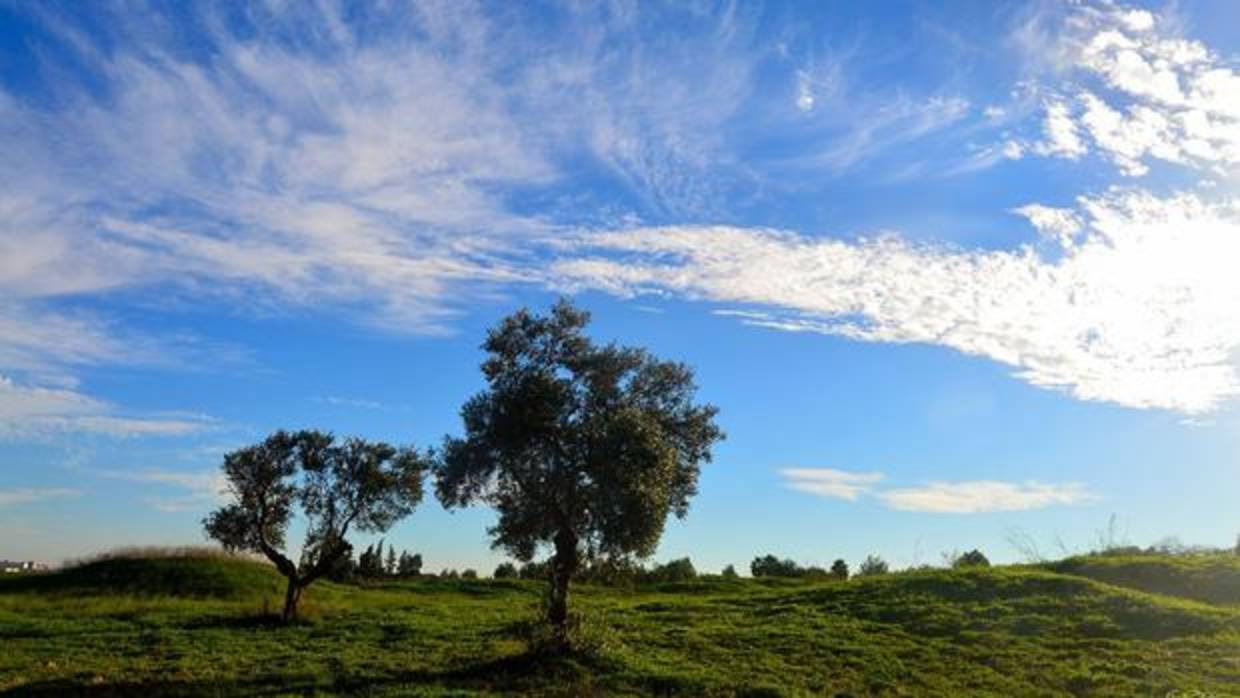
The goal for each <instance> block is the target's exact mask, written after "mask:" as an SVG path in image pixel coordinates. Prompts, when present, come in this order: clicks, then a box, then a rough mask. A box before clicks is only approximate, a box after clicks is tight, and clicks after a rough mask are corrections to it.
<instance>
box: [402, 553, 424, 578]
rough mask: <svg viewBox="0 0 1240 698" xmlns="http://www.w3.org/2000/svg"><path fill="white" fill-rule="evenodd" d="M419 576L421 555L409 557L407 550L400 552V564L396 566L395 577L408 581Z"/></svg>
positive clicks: (420, 572) (416, 554)
mask: <svg viewBox="0 0 1240 698" xmlns="http://www.w3.org/2000/svg"><path fill="white" fill-rule="evenodd" d="M419 574H422V554H421V553H414V554H413V555H410V554H409V551H408V550H405V551H402V552H401V554H400V562H399V563H398V564H397V565H396V575H397V576H398V577H400V578H402V579H408V578H409V577H416V576H418V575H419Z"/></svg>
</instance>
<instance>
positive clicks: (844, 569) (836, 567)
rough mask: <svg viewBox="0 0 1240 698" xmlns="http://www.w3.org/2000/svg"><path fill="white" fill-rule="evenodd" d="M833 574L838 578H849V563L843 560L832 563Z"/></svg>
mask: <svg viewBox="0 0 1240 698" xmlns="http://www.w3.org/2000/svg"><path fill="white" fill-rule="evenodd" d="M831 576H832V577H835V578H836V579H848V563H847V562H844V561H843V560H836V561H835V562H833V563H831Z"/></svg>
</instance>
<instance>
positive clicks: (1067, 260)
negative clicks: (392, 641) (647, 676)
mask: <svg viewBox="0 0 1240 698" xmlns="http://www.w3.org/2000/svg"><path fill="white" fill-rule="evenodd" d="M1238 41H1240V9H1238V8H1237V6H1236V5H1235V4H1234V3H1230V2H1224V1H1222V0H1219V1H1218V2H1205V1H1196V2H1190V1H1184V2H1178V3H1174V4H1163V3H1144V4H1135V5H1124V4H1116V3H1108V2H1063V3H1060V2H1030V3H1005V4H999V3H979V2H960V3H942V2H902V3H878V4H875V3H855V4H845V3H770V4H760V3H737V4H713V3H683V4H671V5H661V4H658V3H622V2H617V3H598V4H588V5H585V6H582V5H578V4H555V3H519V4H512V3H493V4H485V3H484V4H480V5H475V4H471V3H465V2H447V3H416V2H415V3H408V4H406V3H397V2H392V3H378V4H376V5H375V7H366V8H364V9H363V8H362V6H359V5H356V4H352V3H345V4H342V5H337V4H334V3H331V2H322V3H318V4H314V3H290V4H285V3H278V2H271V3H235V4H231V3H210V4H208V3H202V4H199V5H197V6H194V5H190V4H183V3H168V4H158V3H156V4H150V5H144V4H133V3H127V4H124V5H110V4H107V3H100V4H92V5H83V4H80V3H63V4H59V3H18V2H3V3H0V152H2V153H3V154H4V157H3V158H0V183H2V184H3V186H0V531H2V532H3V533H2V534H0V557H15V558H28V557H34V558H39V559H49V560H57V559H61V558H65V557H72V556H78V555H83V554H87V553H90V552H92V551H97V550H100V549H104V548H109V547H114V546H118V545H148V544H152V545H153V544H184V543H201V542H203V537H202V533H201V528H200V523H199V522H200V520H201V518H202V516H203V515H204V514H205V513H206V512H208V511H209V510H211V508H213V507H214V506H217V505H218V503H219V501H220V497H219V494H218V491H219V487H220V481H219V477H218V475H217V473H218V464H219V462H220V459H221V457H222V454H223V453H225V452H227V451H228V450H231V449H233V448H236V447H239V446H243V445H246V444H248V443H251V442H253V441H256V440H259V439H261V438H262V437H263V436H265V435H266V434H267V433H269V432H270V431H272V430H275V429H277V428H282V427H283V428H296V427H317V428H323V429H328V430H332V431H335V432H337V433H341V434H360V435H363V436H367V437H372V438H378V439H385V440H389V441H393V442H398V443H414V444H417V445H420V446H430V445H434V444H436V443H438V442H439V440H440V439H441V438H442V436H443V435H444V434H445V433H456V432H457V431H458V429H459V423H458V417H457V410H458V408H459V406H460V404H461V403H462V402H463V401H464V400H465V399H466V398H467V397H468V396H469V395H470V394H471V393H472V392H474V391H476V390H478V389H479V388H480V387H481V379H480V376H479V373H478V370H477V366H478V363H479V362H480V360H481V358H482V357H481V354H480V352H479V349H478V345H479V343H480V342H481V339H482V336H483V333H484V332H485V330H486V328H487V327H488V326H490V325H491V324H492V323H494V322H495V321H496V320H497V319H498V318H500V317H502V316H503V315H505V314H507V313H508V312H511V311H512V310H514V309H516V308H518V307H521V306H523V305H526V306H530V307H533V308H545V307H546V306H547V305H548V304H549V303H551V302H553V301H554V299H555V298H556V297H558V296H559V295H562V294H563V295H569V296H571V297H572V298H574V299H575V300H576V301H577V302H578V303H580V304H581V305H582V306H584V307H586V308H587V309H589V310H591V311H592V312H593V313H594V318H595V321H594V324H593V325H592V332H593V333H594V334H595V336H597V337H599V338H600V339H617V340H620V341H622V342H626V343H633V344H640V345H644V346H648V347H650V348H651V349H652V350H653V351H654V352H655V353H657V354H658V355H660V356H664V357H667V358H675V359H679V360H683V361H686V362H688V363H690V364H691V365H693V366H694V367H695V368H696V369H697V372H698V378H699V383H700V386H701V396H702V398H703V399H706V400H709V401H711V402H713V403H715V404H716V405H718V406H719V407H720V409H721V415H720V421H721V423H722V425H723V426H724V427H725V429H726V430H727V432H728V435H729V438H728V440H727V441H726V442H725V443H724V444H722V445H721V446H720V447H719V448H718V450H717V453H716V459H715V462H714V463H713V464H711V465H710V466H709V467H707V468H706V469H705V471H704V474H703V480H702V483H701V494H700V495H699V496H698V497H697V499H696V500H695V501H694V503H693V508H692V511H691V512H690V516H689V517H688V519H687V520H685V521H683V522H676V523H673V524H672V525H670V526H669V528H668V531H667V535H666V536H665V538H664V541H663V544H662V546H661V547H660V549H659V553H658V555H657V557H658V558H670V557H679V556H682V555H691V556H692V557H693V559H694V561H695V562H696V563H697V564H698V566H699V567H701V568H705V569H713V568H719V567H722V566H723V565H725V564H728V563H735V564H737V565H738V567H741V566H744V565H746V564H747V562H748V561H749V560H750V559H751V558H752V557H753V556H755V555H758V554H764V553H767V552H773V553H776V554H779V555H781V556H788V557H793V558H796V559H798V560H800V561H803V562H807V563H815V564H824V563H829V562H830V561H831V560H833V559H835V558H836V557H844V558H845V559H848V560H850V561H859V560H860V559H861V558H862V557H864V556H865V555H866V554H869V553H878V554H880V555H883V556H884V557H886V558H887V559H889V560H890V561H892V562H893V563H894V564H896V565H907V564H917V563H935V562H938V561H939V560H940V555H941V554H942V553H943V552H944V551H949V550H954V549H968V548H974V547H978V548H981V549H983V550H984V551H986V552H987V554H988V555H990V556H991V557H992V558H994V559H1000V560H1011V559H1016V558H1017V557H1018V552H1017V550H1016V549H1014V547H1013V545H1012V544H1011V543H1010V542H1009V540H1010V539H1011V538H1012V537H1013V535H1014V534H1019V535H1023V536H1025V537H1027V538H1029V539H1032V540H1034V541H1036V542H1037V544H1038V545H1039V547H1040V548H1041V549H1042V551H1043V552H1044V553H1046V554H1052V555H1053V554H1059V553H1060V552H1062V551H1064V550H1074V549H1081V548H1083V547H1087V546H1088V545H1090V544H1091V542H1092V541H1093V539H1094V538H1095V534H1096V532H1097V531H1098V530H1099V529H1101V528H1103V527H1105V526H1106V525H1107V520H1108V517H1110V516H1111V515H1112V514H1114V515H1115V516H1116V520H1117V522H1118V524H1119V527H1120V530H1121V532H1122V534H1123V535H1124V536H1125V537H1127V538H1128V539H1130V540H1132V541H1133V542H1136V543H1151V542H1153V541H1155V540H1158V539H1160V538H1163V537H1165V536H1178V537H1180V538H1181V539H1182V540H1184V541H1186V542H1192V543H1201V544H1213V545H1226V544H1230V543H1231V542H1232V541H1233V540H1234V537H1235V535H1236V534H1237V532H1238V531H1240V518H1237V516H1236V514H1235V497H1236V494H1237V492H1240V466H1238V465H1237V447H1238V446H1240V412H1238V411H1237V402H1238V401H1237V396H1238V395H1240V375H1238V374H1237V368H1238V366H1237V356H1238V354H1237V349H1240V312H1237V308H1240V274H1236V272H1235V270H1234V267H1235V265H1236V262H1237V260H1240V195H1238V187H1237V185H1238V183H1240V176H1238V173H1240V67H1238V65H1237V57H1238V56H1237V51H1236V49H1235V47H1236V46H1237V42H1238ZM490 520H491V515H490V514H489V513H488V512H487V511H486V510H485V509H472V510H466V511H460V512H456V513H451V514H449V513H447V512H444V511H443V510H441V509H440V508H439V506H438V505H437V504H436V503H435V502H433V501H430V500H428V501H427V502H426V503H425V504H424V505H423V506H422V508H421V509H419V511H418V512H417V513H416V514H415V515H414V516H413V517H412V518H410V519H408V520H406V521H405V522H403V523H401V524H400V525H399V526H397V527H396V528H395V529H394V530H393V531H392V532H391V533H390V534H389V535H388V539H389V540H390V541H392V542H394V543H395V544H396V545H397V546H399V547H406V548H409V549H411V550H417V551H420V552H422V553H423V555H424V556H425V558H426V560H427V565H428V567H429V568H432V569H434V568H439V567H441V566H450V567H458V568H459V567H466V566H472V567H477V568H480V569H484V570H485V569H489V568H490V567H491V566H492V565H493V564H494V563H495V562H497V561H498V559H499V558H498V557H497V556H496V555H495V554H494V553H492V552H490V551H489V549H488V541H487V537H486V532H485V531H486V527H487V525H488V522H489V521H490ZM360 542H362V543H363V544H364V543H365V542H367V541H360Z"/></svg>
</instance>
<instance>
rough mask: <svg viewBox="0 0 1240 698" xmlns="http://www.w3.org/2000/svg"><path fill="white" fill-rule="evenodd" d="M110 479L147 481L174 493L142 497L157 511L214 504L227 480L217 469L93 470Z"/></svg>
mask: <svg viewBox="0 0 1240 698" xmlns="http://www.w3.org/2000/svg"><path fill="white" fill-rule="evenodd" d="M97 474H98V475H99V476H100V477H104V478H107V479H111V480H123V481H125V482H132V483H136V484H142V485H151V486H155V487H156V488H159V489H163V490H172V491H174V492H177V494H173V495H169V494H166V493H165V494H156V495H152V496H150V497H147V499H146V501H147V502H148V503H149V504H150V505H151V506H153V507H154V508H156V509H158V510H159V511H163V512H168V513H177V512H183V511H203V510H206V509H210V508H212V507H214V506H218V505H219V504H220V503H222V502H224V501H225V500H226V499H227V493H228V480H227V478H225V477H224V473H223V472H222V471H221V470H219V469H218V468H217V469H212V470H203V471H180V470H161V469H158V468H154V469H146V470H133V471H128V470H104V471H100V472H99V473H97Z"/></svg>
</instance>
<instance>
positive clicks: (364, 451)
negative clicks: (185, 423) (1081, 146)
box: [203, 431, 427, 621]
mask: <svg viewBox="0 0 1240 698" xmlns="http://www.w3.org/2000/svg"><path fill="white" fill-rule="evenodd" d="M426 469H427V460H426V458H424V457H423V456H422V455H421V454H420V453H418V452H417V451H416V450H415V449H413V448H402V449H398V448H395V447H393V446H389V445H388V444H385V443H372V442H368V441H363V440H362V439H357V438H350V439H345V440H343V441H340V442H337V441H336V439H335V437H333V436H332V435H331V434H324V433H322V432H318V431H300V432H296V433H290V432H286V431H278V432H276V433H274V434H272V435H271V436H269V437H268V438H267V439H266V440H264V441H263V442H262V443H259V444H255V445H253V446H248V447H246V448H242V449H240V450H237V451H233V452H232V453H229V454H227V455H225V456H224V464H223V470H224V475H225V477H226V478H227V480H228V490H227V491H228V494H230V495H231V496H232V500H233V501H232V502H231V503H229V504H226V505H225V506H223V507H221V508H220V509H217V510H216V511H214V512H212V513H211V514H210V515H209V516H207V518H206V519H204V520H203V527H204V528H205V529H206V533H207V535H208V536H209V537H210V538H213V539H215V540H217V541H219V542H220V544H222V545H223V546H224V547H225V548H226V549H228V550H245V551H250V552H256V553H261V554H262V555H264V556H265V557H266V558H267V559H268V560H270V561H271V563H272V564H273V565H275V566H276V569H278V570H279V571H280V573H281V574H283V575H284V576H285V577H286V578H287V579H288V586H287V588H286V592H285V596H284V611H283V613H282V614H281V618H282V619H283V620H285V621H288V620H291V619H292V618H294V617H296V615H297V603H298V601H299V600H300V598H301V594H302V591H304V590H305V588H306V587H308V586H309V585H310V584H311V583H313V582H314V581H315V580H316V579H318V578H319V577H322V576H324V575H326V574H328V573H329V572H331V570H332V569H333V568H334V567H336V566H337V565H338V564H339V562H340V560H341V559H342V558H344V557H345V556H348V555H351V554H352V550H353V548H352V546H351V545H350V544H349V542H348V540H347V539H346V536H347V535H348V534H349V531H350V530H356V531H361V532H365V533H378V532H382V531H386V530H387V529H388V528H390V527H391V526H392V524H394V523H396V522H397V521H398V520H400V519H402V518H404V517H406V516H408V515H409V514H411V513H413V510H414V507H416V506H417V505H418V503H419V502H420V501H421V500H422V478H423V474H424V473H425V472H426ZM297 509H300V510H301V513H302V515H303V516H304V518H305V525H306V539H305V543H304V544H303V545H302V550H301V558H300V561H299V562H293V560H291V559H290V558H289V557H288V555H286V554H285V552H284V551H283V550H282V549H283V548H284V541H285V534H286V532H287V530H288V526H289V522H290V520H291V519H292V518H293V515H294V513H295V511H296V510H297Z"/></svg>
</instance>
